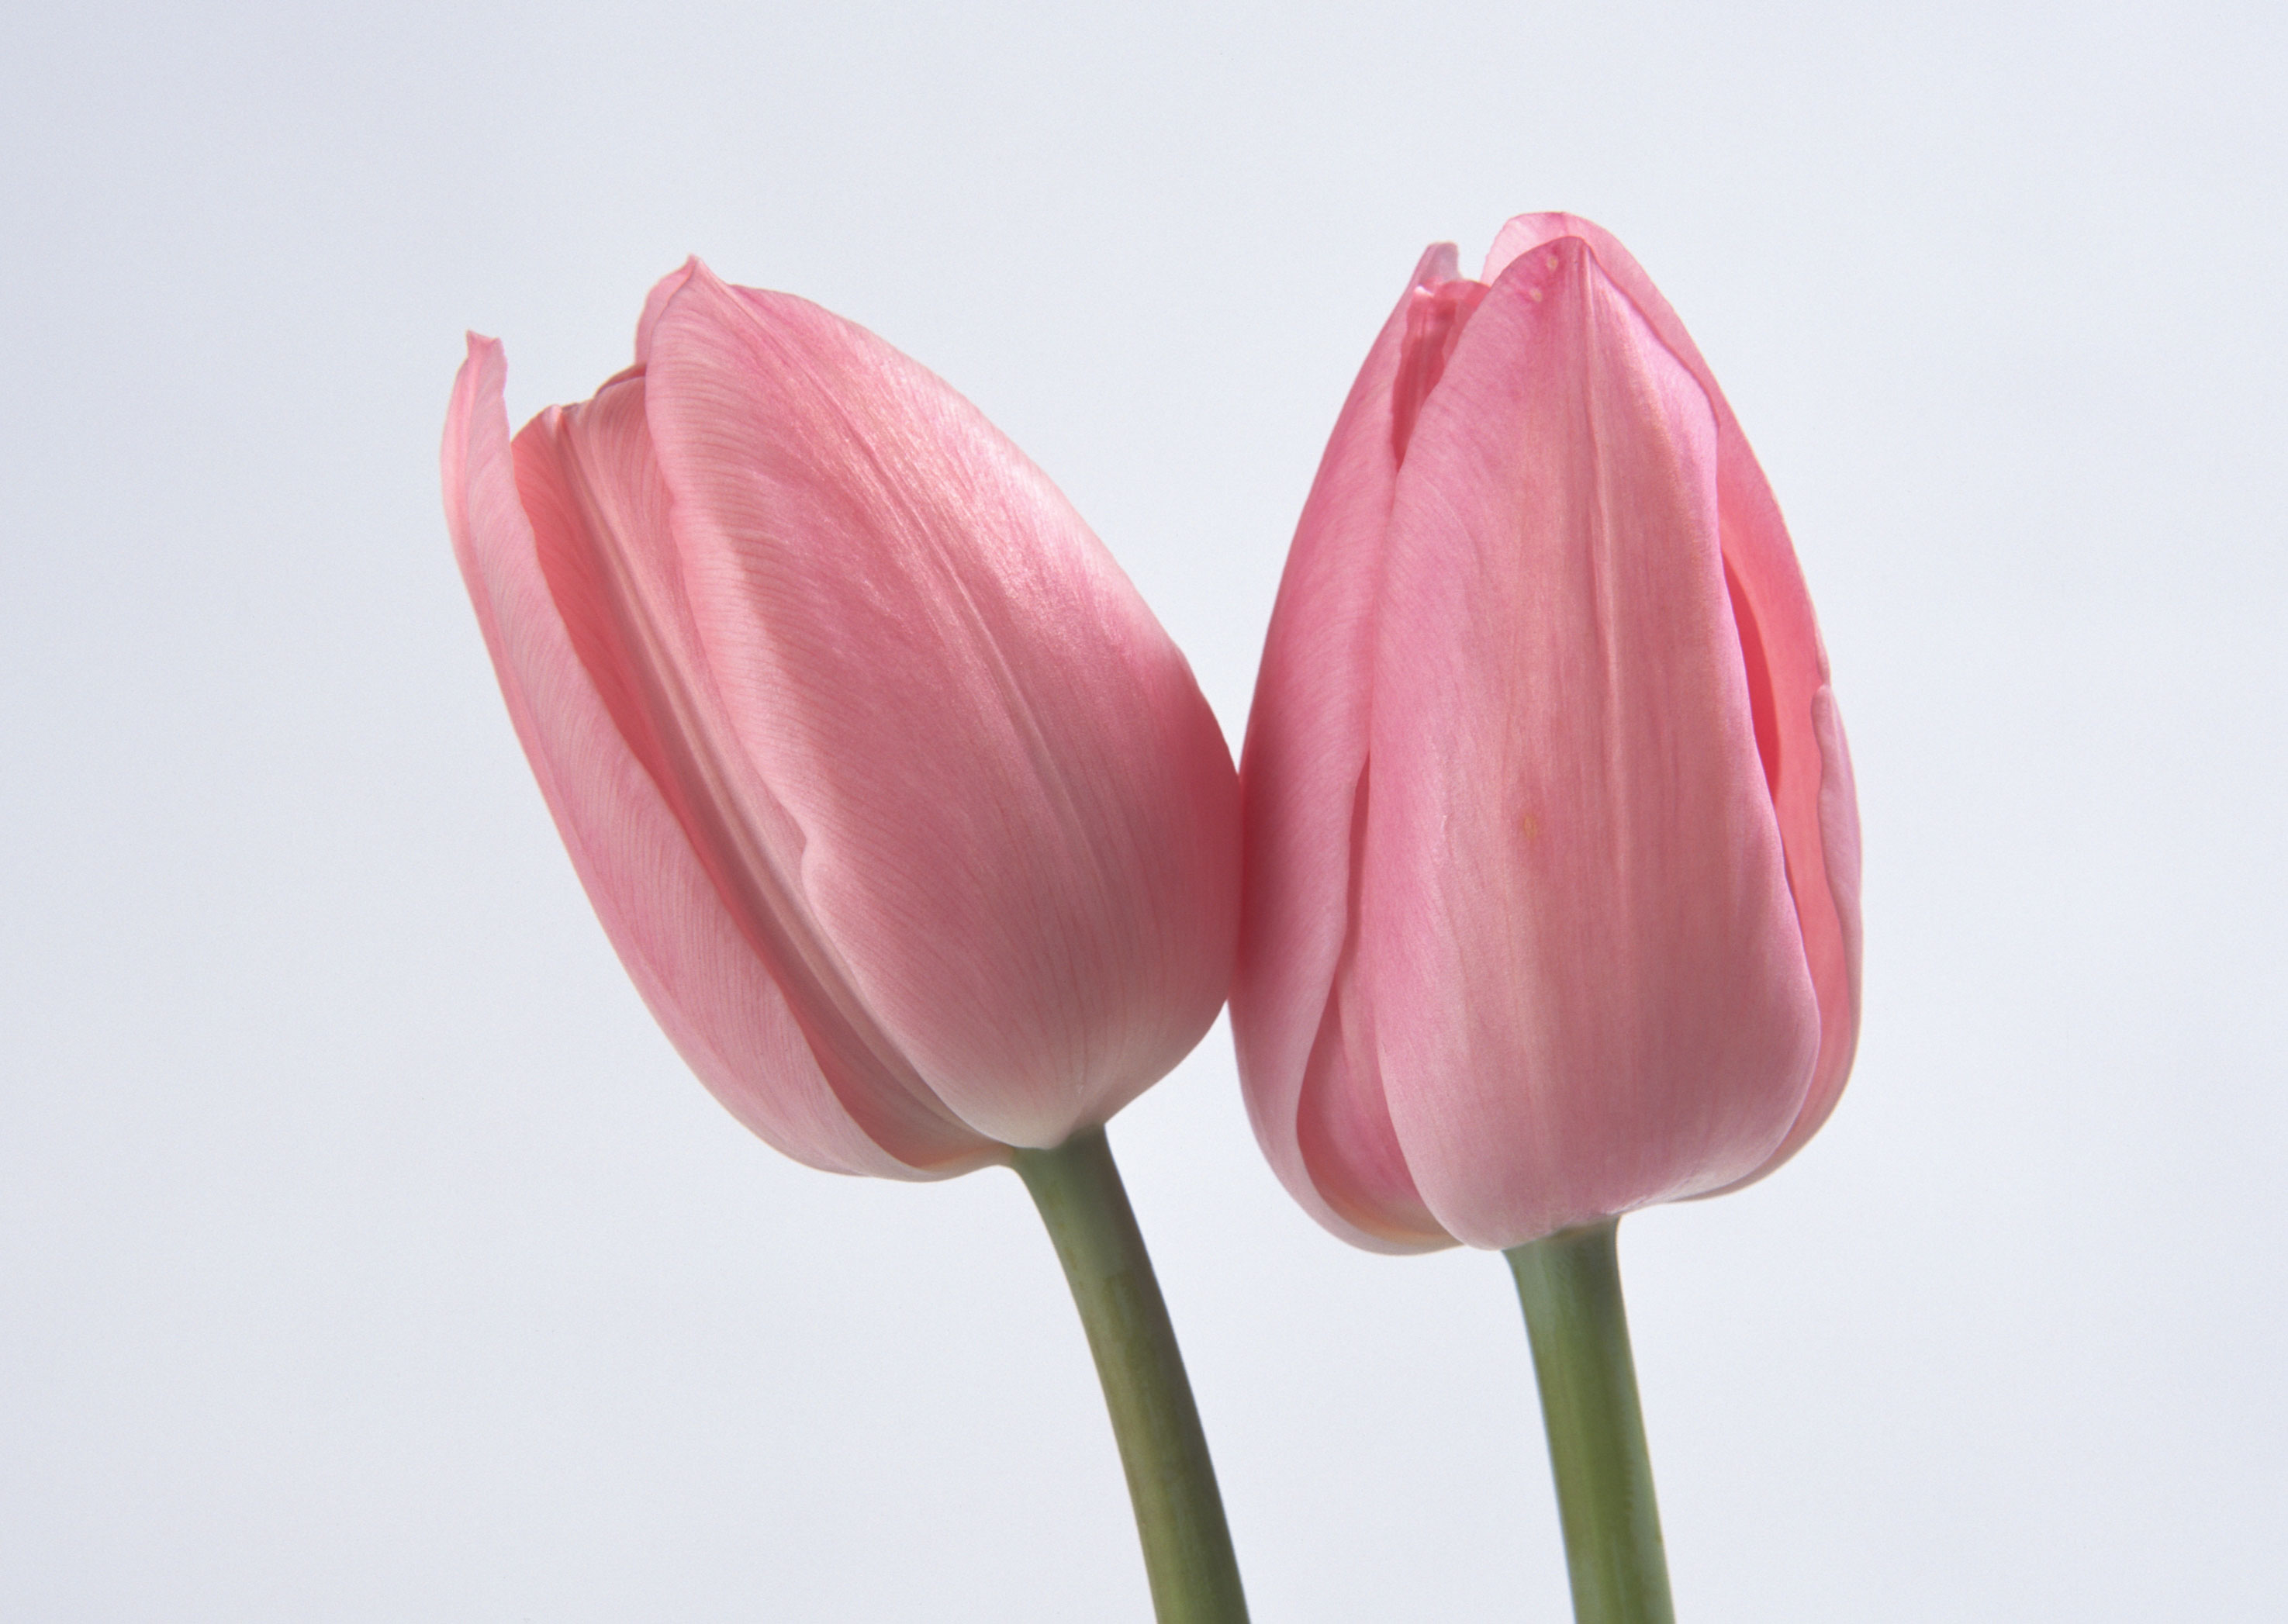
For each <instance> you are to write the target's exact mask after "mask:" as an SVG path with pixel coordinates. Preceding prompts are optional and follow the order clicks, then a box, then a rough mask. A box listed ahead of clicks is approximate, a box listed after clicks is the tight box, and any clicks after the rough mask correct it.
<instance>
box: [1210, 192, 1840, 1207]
mask: <svg viewBox="0 0 2288 1624" xmlns="http://www.w3.org/2000/svg"><path fill="white" fill-rule="evenodd" d="M1241 782H1242V786H1243V789H1242V795H1243V803H1244V808H1245V811H1244V818H1245V822H1246V886H1247V897H1246V906H1245V909H1244V923H1243V929H1242V939H1241V947H1240V963H1239V968H1238V970H1237V971H1236V972H1235V979H1234V982H1233V986H1232V998H1231V1003H1232V1024H1233V1030H1234V1033H1235V1036H1236V1040H1237V1043H1238V1049H1239V1058H1240V1070H1241V1076H1242V1078H1243V1081H1244V1084H1245V1088H1246V1094H1247V1101H1248V1106H1249V1110H1250V1113H1251V1116H1252V1118H1253V1121H1254V1124H1255V1130H1256V1134H1257V1137H1259V1139H1260V1140H1261V1142H1262V1145H1263V1147H1264V1150H1265V1152H1266V1153H1267V1155H1268V1156H1269V1157H1270V1159H1271V1162H1272V1165H1273V1166H1274V1167H1275V1168H1276V1169H1277V1171H1278V1173H1279V1176H1280V1177H1281V1179H1282V1180H1283V1182H1284V1183H1285V1184H1286V1185H1287V1188H1288V1189H1289V1190H1290V1191H1291V1192H1292V1193H1293V1194H1294V1196H1295V1198H1296V1199H1297V1200H1299V1201H1300V1202H1302V1204H1303V1205H1304V1207H1305V1208H1307V1209H1308V1210H1309V1211H1310V1212H1311V1213H1312V1214H1313V1215H1314V1216H1316V1217H1317V1218H1318V1219H1319V1220H1320V1222H1322V1223H1323V1224H1325V1225H1326V1226H1327V1227H1328V1228H1330V1229H1331V1230H1333V1231H1334V1232H1336V1233H1338V1234H1339V1235H1342V1236H1344V1237H1346V1238H1347V1239H1349V1240H1354V1241H1355V1242H1357V1243H1358V1244H1359V1245H1361V1246H1365V1247H1370V1248H1375V1249H1377V1250H1382V1251H1412V1250H1421V1249H1427V1248H1434V1247H1440V1246H1444V1245H1448V1244H1450V1243H1451V1242H1452V1241H1454V1240H1462V1241H1466V1242H1468V1243H1469V1244H1471V1245H1473V1246H1480V1247H1499V1248H1507V1247H1512V1246H1515V1245H1519V1244H1521V1243H1522V1242H1525V1241H1528V1240H1535V1239H1537V1238H1538V1237H1540V1236H1543V1235H1546V1234H1550V1233H1553V1232H1556V1231H1558V1230H1561V1229H1565V1228H1569V1227H1571V1226H1573V1225H1576V1224H1585V1223H1589V1222H1592V1221H1594V1220H1596V1219H1598V1218H1601V1217H1605V1216H1611V1215H1615V1214H1618V1213H1623V1212H1627V1211H1631V1210H1633V1209H1634V1208H1640V1207H1644V1206H1648V1205H1650V1204H1652V1203H1654V1202H1656V1201H1669V1200H1680V1199H1682V1198H1685V1197H1688V1196H1696V1195H1704V1194H1708V1193H1712V1192H1717V1191H1720V1190H1725V1189H1728V1188H1731V1187H1733V1186H1736V1185H1738V1184H1744V1183H1745V1182H1747V1181H1749V1180H1751V1179H1754V1178H1757V1177H1760V1176H1762V1175H1763V1174H1765V1173H1767V1172H1768V1171H1770V1170H1771V1169H1772V1168H1774V1167H1776V1166H1777V1165H1778V1164H1779V1163H1780V1162H1781V1161H1784V1160H1786V1159H1787V1157H1789V1156H1790V1155H1791V1154H1792V1153H1794V1152H1795V1150H1796V1149H1797V1147H1798V1146H1799V1145H1801V1144H1802V1143H1803V1142H1804V1140H1805V1139H1807V1137H1810V1135H1811V1134H1812V1133H1813V1132H1814V1131H1815V1130H1816V1129H1818V1127H1819V1125H1820V1123H1821V1122H1822V1121H1824V1120H1825V1119H1826V1117H1827V1114H1828V1113H1829V1112H1830V1111H1831V1110H1832V1109H1833V1107H1834V1105H1835V1101H1836V1097H1837V1096H1838V1094H1839V1093H1840V1091H1841V1089H1842V1088H1843V1081H1844V1078H1845V1076H1846V1075H1847V1073H1849V1071H1850V1069H1851V1057H1852V1051H1853V1049H1854V1047H1855V1043H1856V1041H1857V1033H1858V1017H1859V825H1858V811H1857V804H1856V801H1855V796H1854V793H1853V789H1852V781H1851V765H1850V757H1849V756H1848V754H1847V751H1846V749H1845V745H1844V739H1843V727H1842V724H1841V722H1840V721H1839V718H1838V717H1837V714H1836V709H1835V701H1834V696H1833V694H1832V693H1831V691H1830V689H1829V686H1828V677H1827V658H1826V654H1825V652H1824V651H1823V648H1822V646H1821V644H1820V639H1819V631H1818V628H1817V625H1816V623H1815V622H1814V620H1813V617H1812V609H1811V600H1810V598H1809V597H1808V595H1807V593H1806V592H1805V590H1804V585H1803V578H1802V575H1801V574H1800V572H1799V570H1798V568H1797V566H1796V560H1795V553H1794V550H1793V549H1792V547H1791V545H1790V544H1789V542H1788V536H1787V531H1786V528H1785V527H1784V525H1783V524H1782V523H1781V520H1780V513H1779V509H1778V507H1777V505H1776V503H1774V501H1773V499H1772V495H1771V491H1770V488H1769V487H1768V486H1767V485H1766V483H1765V481H1764V477H1763V473H1762V471H1760V469H1759V468H1758V467H1757V465H1756V461H1755V458H1754V457H1753V456H1752V455H1751V454H1750V452H1749V450H1748V442H1747V440H1745V438H1744V437H1743V435H1742V434H1741V432H1740V428H1739V424H1737V422H1736V421H1735V420H1734V418H1733V416H1732V412H1731V408H1729V407H1728V405H1726V404H1725V400H1724V396H1723V393H1722V392H1721V391H1720V390H1719V389H1718V388H1717V387H1716V381H1715V379H1714V378H1713V377H1712V376H1710V374H1709V371H1708V368H1707V366H1706V364H1705V363H1704V361H1703V360H1701V359H1700V353H1699V351H1698V350H1696V348H1694V347H1693V344H1692V340H1691V339H1690V338H1689V337H1687V336H1686V334H1685V331H1684V328H1683V326H1682V324H1681V323H1680V322H1679V321H1677V319H1676V315H1675V313H1674V312H1673V311H1672V310H1671V309H1670V308H1669V306H1668V304H1667V302H1666V301H1665V300H1664V299H1663V298H1662V297H1660V294H1659V293H1658V291H1657V290H1656V289H1654V287H1653V285H1652V283H1651V282H1650V281H1648V279H1647V278H1646V276H1645V274H1644V273H1643V272H1642V271H1641V269H1639V268H1638V265H1637V263H1636V261H1635V260H1633V259H1632V258H1631V257H1629V255H1628V253H1627V251H1626V250H1624V249H1623V248H1622V247H1621V246H1620V244H1619V243H1617V242H1615V241H1614V240H1613V239H1612V238H1611V237H1609V236H1608V235H1607V234H1605V233H1604V232H1602V231H1601V230H1599V229H1598V228H1597V227H1596V226H1592V225H1590V224H1589V223H1588V222H1586V221H1585V220H1580V219H1576V218H1573V217H1571V216H1569V215H1561V214H1539V215H1525V216H1521V217H1520V218H1517V219H1514V220H1512V221H1511V222H1510V223H1509V224H1508V225H1507V226H1505V227H1504V228H1503V230H1502V233H1501V234H1500V236H1499V237H1498V238H1497V239H1496V240H1495V242H1494V247H1493V251H1492V253H1491V254H1490V256H1489V257H1488V259H1487V263H1486V272H1485V280H1484V281H1482V282H1476V281H1461V280H1458V279H1457V273H1456V269H1455V257H1454V250H1453V249H1452V247H1451V246H1450V245H1441V246H1439V247H1436V248H1434V249H1432V250H1430V251H1429V252H1428V253H1427V254H1426V255H1425V256H1424V257H1423V259H1422V263H1421V265H1420V266H1419V267H1418V269H1417V270H1416V272H1415V275H1414V281H1413V283H1412V285H1411V286H1410V288H1409V289H1408V290H1407V293H1406V296H1405V297H1404V298H1403V299H1402V300H1401V301H1400V304H1399V306H1398V309H1397V310H1396V311H1395V312H1394V313H1393V314H1392V316H1391V318H1390V320H1389V321H1388V322H1387V323H1386V325H1385V326H1384V328H1383V330H1382V334H1381V337H1379V338H1378V339H1377V340H1376V342H1375V345H1374V348H1373V350H1372V352H1371V353H1370V354H1369V355H1368V357H1367V362H1366V367H1365V369H1364V370H1363V371H1362V372H1361V373H1360V375H1359V379H1358V382H1357V384H1355V385H1354V387H1353V388H1352V390H1351V394H1350V399H1349V400H1348V401H1347V403H1346V404H1345V406H1344V408H1343V412H1342V416H1341V418H1340V420H1339V422H1338V423H1337V424H1336V426H1335V432H1334V438H1333V440H1332V441H1331V443H1330V444H1329V446H1328V448H1327V453H1326V457H1325V460H1324V461H1323V463H1321V465H1320V469H1319V478H1318V482H1317V484H1316V486H1315V487H1314V488H1313V490H1312V492H1311V496H1310V500H1309V502H1308V503H1307V504H1306V506H1305V508H1304V510H1303V518H1302V522H1301V524H1300V525H1299V527H1298V529H1297V532H1296V536H1295V544H1294V548H1293V551H1291V554H1290V555H1289V558H1288V561H1287V572H1286V576H1285V579H1284V581H1283V582H1282V584H1281V587H1280V590H1279V601H1278V606H1277V609H1276V610H1275V613H1274V614H1273V616H1272V622H1271V632H1270V637H1269V641H1268V644H1267V646H1266V648H1265V650H1264V656H1263V669H1262V674H1261V677H1260V678H1259V682H1258V685H1257V688H1256V694H1255V709H1254V712H1253V715H1252V716H1251V717H1250V719H1249V723H1248V733H1247V747H1246V750H1245V753H1244V756H1243V765H1242V772H1241Z"/></svg>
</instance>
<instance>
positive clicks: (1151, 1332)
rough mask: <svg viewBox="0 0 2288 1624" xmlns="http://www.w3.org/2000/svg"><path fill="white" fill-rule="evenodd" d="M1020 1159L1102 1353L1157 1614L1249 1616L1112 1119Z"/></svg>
mask: <svg viewBox="0 0 2288 1624" xmlns="http://www.w3.org/2000/svg"><path fill="white" fill-rule="evenodd" d="M1014 1162H1015V1166H1016V1168H1017V1176H1019V1177H1020V1178H1022V1179H1023V1180H1024V1181H1025V1188H1026V1189H1027V1190H1029V1191H1030V1192H1032V1196H1033V1204H1034V1205H1035V1206H1037V1207H1038V1208H1040V1209H1041V1221H1042V1222H1043V1223H1044V1224H1047V1225H1048V1227H1049V1239H1050V1240H1053V1241H1054V1242H1055V1243H1056V1248H1057V1261H1058V1262H1059V1263H1061V1264H1063V1265H1064V1266H1065V1279H1066V1280H1067V1282H1068V1283H1069V1284H1070V1285H1071V1287H1072V1294H1073V1302H1074V1303H1075V1304H1076V1306H1077V1307H1078V1308H1079V1309H1080V1319H1081V1324H1082V1325H1083V1326H1084V1327H1086V1328H1087V1331H1088V1350H1089V1351H1090V1352H1091V1353H1092V1354H1094V1355H1095V1356H1096V1374H1097V1378H1098V1380H1100V1382H1103V1383H1104V1403H1105V1407H1106V1408H1107V1409H1108V1410H1110V1411H1111V1412H1112V1432H1113V1436H1114V1437H1115V1438H1117V1439H1118V1440H1119V1444H1120V1464H1121V1465H1122V1467H1124V1469H1125V1470H1126V1471H1127V1474H1128V1498H1129V1499H1130V1501H1132V1502H1133V1503H1134V1505H1135V1508H1136V1533H1137V1535H1138V1537H1139V1538H1140V1539H1141V1540H1142V1541H1143V1543H1144V1569H1145V1572H1146V1573H1147V1574H1148V1575H1149V1576H1150V1579H1151V1581H1152V1607H1153V1611H1154V1613H1155V1614H1156V1616H1157V1618H1158V1619H1159V1620H1160V1624H1245V1621H1246V1619H1247V1601H1246V1598H1245V1597H1244V1596H1242V1595H1241V1594H1240V1588H1239V1564H1238V1562H1237V1560H1236V1559H1235V1558H1234V1557H1233V1556H1232V1551H1231V1533H1230V1531H1229V1530H1227V1528H1226V1527H1225V1526H1224V1520H1223V1497H1222V1496H1221V1495H1220V1494H1219V1493H1217V1492H1216V1480H1215V1467H1214V1465H1213V1464H1212V1462H1210V1461H1209V1460H1208V1440H1207V1435H1206V1434H1205V1433H1204V1432H1203V1431H1201V1430H1200V1413H1199V1411H1198V1409H1197V1408H1196V1406H1194V1405H1193V1403H1192V1384H1191V1382H1189V1381H1188V1380H1187V1379H1186V1377H1185V1375H1184V1359H1183V1355H1182V1354H1180V1353H1179V1352H1178V1351H1176V1331H1175V1327H1173V1326H1172V1325H1170V1324H1169V1323H1168V1305H1167V1304H1166V1303H1164V1302H1162V1301H1161V1299H1160V1283H1159V1282H1158V1281H1157V1280H1156V1279H1154V1278H1153V1276H1152V1259H1151V1256H1149V1255H1148V1253H1147V1252H1146V1251H1145V1250H1144V1237H1143V1235H1142V1234H1141V1233H1140V1232H1139V1231H1138V1229H1137V1227H1136V1215H1135V1213H1134V1212H1132V1211H1131V1210H1130V1208H1129V1206H1128V1192H1126V1191H1125V1190H1124V1189H1122V1188H1121V1184H1120V1169H1119V1168H1116V1167H1115V1166H1114V1165H1113V1161H1112V1147H1111V1146H1110V1145H1108V1144H1106V1143H1105V1138H1104V1129H1101V1128H1094V1129H1090V1130H1089V1131H1088V1132H1086V1133H1082V1134H1075V1135H1074V1136H1073V1137H1071V1138H1069V1139H1068V1140H1066V1141H1065V1143H1064V1144H1062V1145H1059V1146H1058V1147H1057V1148H1056V1149H1054V1150H1053V1151H1033V1150H1021V1151H1019V1152H1017V1153H1016V1154H1015V1157H1014Z"/></svg>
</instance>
